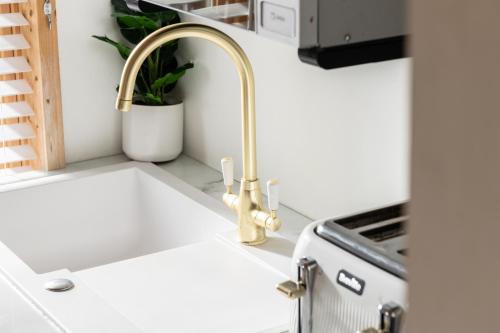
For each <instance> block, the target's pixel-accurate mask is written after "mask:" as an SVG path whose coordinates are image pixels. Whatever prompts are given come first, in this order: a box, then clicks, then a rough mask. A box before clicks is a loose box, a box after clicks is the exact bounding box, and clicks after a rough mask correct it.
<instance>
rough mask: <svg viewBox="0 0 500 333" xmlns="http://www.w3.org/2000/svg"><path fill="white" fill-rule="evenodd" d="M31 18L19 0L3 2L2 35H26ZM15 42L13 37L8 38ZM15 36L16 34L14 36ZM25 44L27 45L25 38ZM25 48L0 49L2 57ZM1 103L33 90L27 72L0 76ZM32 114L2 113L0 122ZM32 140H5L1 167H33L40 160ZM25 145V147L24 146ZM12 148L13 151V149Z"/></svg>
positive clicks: (16, 54) (25, 119) (24, 119)
mask: <svg viewBox="0 0 500 333" xmlns="http://www.w3.org/2000/svg"><path fill="white" fill-rule="evenodd" d="M9 20H10V21H13V23H12V24H10V26H7V25H8V24H6V21H9ZM27 24H28V21H27V20H26V19H25V17H24V15H23V14H21V13H20V7H19V4H17V3H9V4H1V5H0V35H2V36H13V35H17V36H18V37H19V35H21V36H23V38H24V35H23V34H22V33H21V28H20V26H26V25H27ZM9 38H10V40H11V41H12V38H13V37H8V39H9ZM14 38H15V37H14ZM24 42H25V43H24V45H26V44H27V41H26V39H25V38H24ZM22 50H23V48H19V47H15V48H13V47H10V48H3V49H2V50H1V52H0V57H1V58H2V59H5V58H12V57H20V56H23V52H22ZM0 80H2V82H0V102H1V103H17V102H22V101H23V100H24V96H23V95H17V94H19V93H32V92H33V89H32V88H31V87H30V85H29V83H28V82H27V81H26V80H24V74H23V73H10V74H3V75H0ZM3 105H5V104H3ZM0 110H8V107H7V108H5V109H4V108H1V109H0ZM29 120H30V118H29V117H25V116H22V117H17V118H14V117H5V116H2V119H0V122H1V124H2V125H15V124H21V123H26V122H29ZM32 141H33V140H31V139H19V140H13V141H8V142H2V148H0V154H2V156H3V160H2V162H1V165H0V168H19V167H30V166H31V163H32V162H31V161H32V160H35V159H36V155H35V154H34V150H33V148H30V149H29V148H28V147H30V145H31V144H32ZM20 147H23V148H20ZM9 149H10V150H9Z"/></svg>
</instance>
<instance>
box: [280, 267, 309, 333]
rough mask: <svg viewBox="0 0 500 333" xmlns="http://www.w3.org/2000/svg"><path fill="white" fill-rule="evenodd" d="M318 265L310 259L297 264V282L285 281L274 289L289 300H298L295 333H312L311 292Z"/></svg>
mask: <svg viewBox="0 0 500 333" xmlns="http://www.w3.org/2000/svg"><path fill="white" fill-rule="evenodd" d="M317 271H318V263H317V262H316V260H314V259H312V258H302V259H300V260H299V261H298V262H297V282H294V281H285V282H283V283H280V284H279V285H278V286H277V287H276V288H277V289H278V291H280V292H282V293H283V294H285V295H286V296H287V297H288V298H290V299H298V312H299V318H298V325H297V332H296V333H312V328H313V318H312V315H313V292H314V283H315V281H316V273H317Z"/></svg>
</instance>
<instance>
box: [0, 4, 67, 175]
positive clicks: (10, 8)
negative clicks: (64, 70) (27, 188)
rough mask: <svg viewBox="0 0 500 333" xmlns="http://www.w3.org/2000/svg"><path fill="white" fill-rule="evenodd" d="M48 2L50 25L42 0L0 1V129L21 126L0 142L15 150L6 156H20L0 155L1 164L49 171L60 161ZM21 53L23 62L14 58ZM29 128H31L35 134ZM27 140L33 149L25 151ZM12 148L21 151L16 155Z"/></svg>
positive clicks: (54, 47)
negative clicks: (0, 59)
mask: <svg viewBox="0 0 500 333" xmlns="http://www.w3.org/2000/svg"><path fill="white" fill-rule="evenodd" d="M51 3H52V7H53V15H52V16H53V17H52V18H53V24H52V29H51V30H49V29H48V24H47V21H46V17H45V15H44V13H43V5H44V1H39V0H22V1H19V0H18V1H14V0H7V1H6V0H0V58H3V59H5V58H7V60H3V63H2V61H0V80H1V82H0V102H1V103H3V104H2V106H0V124H2V125H8V127H4V129H7V128H8V129H9V130H10V131H11V134H12V133H18V134H19V130H20V129H21V133H20V135H18V136H15V135H12V136H10V138H12V139H13V140H11V141H8V142H4V143H1V144H0V153H1V151H2V150H3V151H5V149H14V150H11V151H10V156H18V157H20V158H4V159H3V162H2V160H1V159H0V169H1V168H21V169H16V170H24V168H26V167H33V168H34V169H41V170H53V169H58V168H62V167H64V165H65V159H64V140H63V128H62V106H61V97H60V78H59V60H58V46H57V11H56V8H57V6H56V1H55V0H51ZM21 56H24V57H25V58H26V62H23V61H22V60H20V59H19V57H21ZM2 65H3V66H2ZM2 88H3V89H2ZM16 124H17V125H16ZM29 124H31V126H30V125H29ZM26 125H28V126H29V127H27V126H26ZM13 129H15V130H18V132H15V131H14V132H13ZM29 129H32V130H34V132H35V138H32V135H31V134H30V133H29V132H28V131H29ZM30 145H32V147H33V148H34V149H31V151H28V148H27V147H29V146H30ZM18 147H23V148H18ZM16 149H20V150H21V152H24V153H26V154H24V155H23V154H17V155H16V154H14V153H15V152H17V150H16ZM37 156H38V158H36V157H37ZM1 163H3V164H1Z"/></svg>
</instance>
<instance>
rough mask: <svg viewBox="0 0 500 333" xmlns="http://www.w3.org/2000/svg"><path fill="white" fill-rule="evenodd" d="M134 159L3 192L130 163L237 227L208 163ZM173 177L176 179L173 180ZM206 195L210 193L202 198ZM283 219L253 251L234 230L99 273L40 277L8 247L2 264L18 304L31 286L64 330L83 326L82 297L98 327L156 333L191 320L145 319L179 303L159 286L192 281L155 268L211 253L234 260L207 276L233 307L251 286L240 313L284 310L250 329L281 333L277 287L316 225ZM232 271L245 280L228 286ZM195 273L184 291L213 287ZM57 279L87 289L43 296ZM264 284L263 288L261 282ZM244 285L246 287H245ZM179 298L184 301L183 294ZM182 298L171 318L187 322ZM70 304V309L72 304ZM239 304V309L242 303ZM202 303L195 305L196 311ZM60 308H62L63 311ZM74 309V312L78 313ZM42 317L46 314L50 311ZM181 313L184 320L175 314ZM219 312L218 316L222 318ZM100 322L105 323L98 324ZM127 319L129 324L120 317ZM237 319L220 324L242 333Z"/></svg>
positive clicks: (285, 211)
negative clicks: (302, 238) (303, 235)
mask: <svg viewBox="0 0 500 333" xmlns="http://www.w3.org/2000/svg"><path fill="white" fill-rule="evenodd" d="M128 161H129V160H128V159H127V158H126V157H125V156H123V155H116V156H111V157H106V158H100V159H96V160H90V161H84V162H80V163H74V164H69V165H68V166H67V167H66V168H65V169H63V170H58V171H52V172H49V173H46V174H44V176H47V177H40V174H33V175H32V176H30V175H24V176H23V179H18V181H17V182H14V183H10V184H3V185H0V192H5V191H7V192H8V191H9V190H19V189H23V188H31V187H33V186H35V187H36V186H42V185H44V184H51V183H52V182H54V181H59V182H60V181H63V182H64V181H65V180H68V181H70V180H74V179H80V178H81V177H82V176H85V175H87V174H93V173H96V172H97V173H99V172H101V173H102V172H106V170H114V169H115V168H116V167H120V165H125V166H124V167H125V168H126V165H130V166H133V165H140V166H141V167H144V168H146V169H148V170H151V172H153V174H156V176H157V177H159V178H158V179H163V178H164V177H166V179H170V181H171V182H172V181H173V182H174V183H175V182H179V186H180V187H181V188H185V190H184V191H185V192H184V193H185V195H186V194H187V196H188V197H189V198H191V197H193V198H196V197H199V196H200V195H201V196H204V197H205V198H206V199H203V200H202V201H206V200H208V202H212V203H213V204H212V203H211V204H209V206H211V207H212V208H214V209H215V210H216V211H218V214H222V216H224V218H226V221H228V223H229V224H231V222H232V223H236V216H235V215H234V214H233V212H231V211H229V210H228V209H226V207H225V206H224V205H223V204H222V203H221V197H222V194H223V191H224V185H223V183H222V175H221V174H220V173H219V172H218V171H217V170H214V169H211V168H209V167H207V166H205V165H203V164H202V163H199V162H198V161H196V160H194V159H191V158H189V157H188V156H181V157H179V159H177V160H176V161H173V162H170V163H163V164H159V165H157V166H158V167H154V166H152V165H151V164H148V163H145V164H140V163H136V162H134V163H135V164H134V163H127V162H128ZM122 168H123V167H122ZM94 170H96V171H94ZM98 170H100V171H98ZM155 170H156V171H155ZM162 170H165V171H166V172H165V173H164V174H163V172H162ZM52 176H55V177H52ZM172 177H173V178H175V179H177V180H175V179H173V178H172ZM180 183H184V185H181V184H180ZM235 186H236V187H237V186H238V184H235ZM200 191H201V192H203V193H201V192H200ZM188 193H190V194H188ZM197 193H198V194H197ZM207 195H208V197H207ZM196 200H197V199H196ZM200 203H201V202H200ZM217 207H220V208H217ZM279 215H280V217H281V218H282V219H283V221H284V224H283V228H282V230H280V232H279V233H270V238H269V241H268V242H267V243H265V244H264V245H262V246H259V247H248V246H243V245H241V244H239V243H238V242H237V241H236V239H237V236H236V231H231V232H228V233H221V234H219V236H218V237H217V238H216V239H214V240H212V241H208V242H205V243H199V244H194V245H193V246H188V247H184V248H179V250H177V251H174V252H169V251H166V252H158V253H157V254H151V255H149V256H148V255H146V256H142V257H137V258H135V259H131V260H128V261H123V262H116V263H115V264H111V265H105V266H102V267H99V266H97V267H95V268H92V269H88V270H83V271H79V272H73V271H68V270H59V271H54V272H50V273H47V274H40V275H33V272H29V269H28V267H26V266H22V265H20V264H21V263H20V262H19V261H18V259H17V258H15V257H14V256H13V253H10V252H9V251H8V249H6V248H4V250H3V252H5V253H6V254H7V255H6V257H4V258H2V261H3V264H2V266H3V267H4V269H5V271H4V272H3V273H6V274H7V276H9V272H10V273H13V275H11V276H10V277H9V279H12V281H15V283H16V284H11V286H12V291H13V293H12V295H14V296H16V297H18V300H19V302H20V303H19V304H23V303H22V302H23V299H24V298H25V297H24V294H23V293H16V292H15V288H18V287H16V285H17V286H23V287H24V286H26V288H27V291H28V294H29V295H30V297H32V296H35V298H36V299H37V302H38V301H40V302H41V303H40V306H42V308H45V309H47V308H46V306H49V308H50V311H49V313H50V312H52V313H51V314H53V315H54V318H58V319H61V320H63V322H64V323H65V324H68V320H70V322H71V320H74V319H75V320H76V317H74V318H73V314H74V310H76V309H77V308H80V307H81V306H80V305H78V304H80V303H81V302H80V301H79V300H77V299H82V297H83V298H84V299H85V302H86V303H85V302H84V304H91V303H92V304H94V305H93V307H95V305H99V306H100V307H101V308H100V309H101V310H99V312H98V313H96V316H95V318H96V319H95V320H92V322H95V323H94V325H95V324H97V325H100V324H99V323H103V320H105V321H110V322H109V323H107V324H106V325H108V326H110V325H111V326H112V325H121V323H124V324H125V323H132V324H133V325H136V326H137V327H140V328H141V329H146V330H147V331H148V332H154V330H153V329H154V328H155V327H173V328H175V327H181V326H178V325H184V324H185V322H183V321H179V322H178V323H177V322H175V321H168V322H162V320H163V319H162V317H161V316H156V317H155V316H153V317H148V316H143V314H147V313H154V311H155V309H156V305H155V304H157V303H158V304H160V303H161V302H166V303H165V304H163V305H161V306H160V307H159V308H163V309H165V307H166V306H170V305H172V303H171V302H169V299H168V298H163V297H156V296H154V297H153V295H157V293H156V292H155V290H156V287H155V285H157V284H159V283H161V282H160V281H166V279H167V278H171V279H172V281H171V283H170V286H172V285H178V286H180V285H181V284H182V283H184V282H186V283H187V282H189V281H188V279H185V278H183V276H182V275H180V276H177V275H168V274H167V275H165V276H163V277H162V274H163V273H164V272H163V271H162V267H164V265H163V264H162V265H158V264H154V263H155V262H157V260H160V259H161V260H162V262H168V261H170V262H172V260H173V259H172V258H174V256H173V255H174V254H175V253H177V255H183V256H184V258H187V257H190V258H193V259H189V260H187V263H190V262H191V261H192V260H195V259H196V258H199V259H202V258H205V254H208V253H211V251H212V252H213V253H214V256H215V257H218V259H220V257H221V256H226V257H227V258H226V259H227V260H222V261H217V262H214V265H217V264H219V265H222V266H221V267H220V268H219V269H214V267H215V266H213V265H211V266H210V267H208V268H207V269H209V270H210V274H212V276H210V275H208V274H206V276H205V278H210V279H213V280H216V281H219V280H220V281H223V280H224V278H226V282H225V283H227V281H231V283H230V284H228V285H227V286H225V288H223V289H221V291H223V292H224V293H226V294H227V295H226V296H224V297H226V298H227V297H229V298H227V300H228V302H229V300H230V297H232V296H231V295H233V293H234V295H233V296H234V297H236V298H235V299H234V300H233V301H231V302H230V303H231V304H233V307H234V305H235V304H240V303H241V301H243V299H245V298H240V297H238V295H237V293H236V291H237V290H240V289H242V287H245V288H250V289H248V290H247V289H244V290H246V291H249V292H250V294H249V295H248V296H247V297H246V299H247V300H248V301H252V302H253V303H248V301H247V302H246V303H241V304H240V305H237V306H236V307H237V308H239V307H241V306H243V307H245V306H247V307H249V309H254V310H253V311H254V312H253V315H257V314H258V312H255V309H259V311H261V310H262V309H261V307H259V306H257V304H260V303H259V302H262V299H268V300H272V302H268V305H269V306H271V307H273V308H276V309H277V312H276V313H275V314H274V316H273V315H272V313H271V312H270V311H271V309H269V311H265V313H267V314H269V316H267V315H265V316H262V315H258V317H259V321H255V322H252V323H251V325H250V324H249V326H248V328H249V329H250V330H249V331H248V332H254V331H255V332H257V331H262V330H263V329H264V331H266V332H267V330H266V329H267V328H269V329H272V330H271V331H272V332H282V330H283V326H282V325H283V324H284V323H286V322H287V316H288V315H287V313H288V310H287V303H288V301H286V300H285V299H281V297H280V296H277V295H275V294H274V293H273V292H272V290H273V289H274V285H275V284H276V283H277V282H279V281H282V280H283V279H286V278H288V276H289V273H290V259H291V255H292V251H293V248H294V243H295V242H296V240H297V238H298V236H299V234H300V232H301V231H302V229H303V228H304V227H305V226H306V225H307V224H308V223H309V222H310V220H309V219H308V218H306V217H304V216H302V215H300V214H298V213H297V212H295V211H293V210H291V209H289V208H287V207H280V213H279ZM0 245H2V244H0ZM205 247H206V248H205ZM231 249H232V250H231ZM190 251H191V252H190ZM5 253H4V254H5ZM197 253H203V255H199V254H198V255H197ZM209 257H210V255H209ZM212 257H213V256H212ZM245 258H248V259H249V260H250V261H249V262H246V261H245V260H246V259H245ZM244 262H245V263H246V264H245V265H243V267H240V266H241V265H242V263H244ZM252 262H253V263H252ZM4 264H5V265H4ZM181 264H182V260H181V262H180V264H176V265H175V266H176V267H180V266H179V265H181ZM181 266H182V265H181ZM190 267H192V266H190V265H189V264H188V265H187V268H190ZM200 267H201V266H200ZM244 267H246V268H247V269H248V272H247V273H245V274H246V275H245V274H243V275H241V274H240V273H244V270H242V269H243V268H244ZM0 268H1V267H0ZM181 268H182V267H181ZM146 271H149V272H151V273H150V274H151V275H147V276H141V275H140V272H146ZM188 271H189V269H188ZM153 272H154V273H153ZM165 272H167V271H165ZM234 272H236V273H234ZM136 273H137V274H139V275H137V276H136V278H132V279H131V280H129V281H127V280H126V279H113V278H111V279H109V277H110V276H111V277H112V276H114V275H117V276H122V277H125V276H126V277H132V276H135V275H134V274H136ZM233 273H234V274H240V275H241V276H240V277H238V276H235V277H236V278H235V279H231V280H227V277H228V276H229V275H231V274H233ZM217 274H219V275H220V274H222V276H218V275H217ZM192 275H193V278H195V279H194V280H193V281H191V282H189V283H187V285H186V286H185V287H183V288H182V289H184V290H185V289H186V288H189V286H193V287H194V286H195V285H196V283H198V284H199V286H200V288H204V287H203V286H206V285H207V283H209V282H210V281H211V280H206V279H205V280H203V279H202V280H196V279H198V277H196V276H194V275H196V274H194V273H193V274H192ZM247 275H248V276H252V278H251V279H250V281H252V282H251V284H249V283H250V282H249V281H248V280H247V279H246V278H245V276H247ZM52 277H68V278H70V279H72V280H73V281H74V282H75V284H76V285H78V286H80V287H79V288H76V289H75V290H74V292H71V293H68V294H66V295H53V296H51V295H47V294H46V292H44V291H43V290H40V286H41V285H43V281H46V280H47V279H50V278H52ZM106 278H108V281H109V282H110V283H109V284H106V283H104V282H105V281H106ZM151 279H157V280H158V283H153V284H150V283H151V282H152V281H153V280H151ZM113 281H120V283H118V284H116V283H114V282H113ZM139 281H142V282H141V283H143V284H144V288H142V289H141V288H139V289H137V283H139ZM197 281H199V282H197ZM259 281H263V282H262V283H260V282H259ZM242 283H243V285H241V284H242ZM264 284H265V285H264ZM209 285H213V283H209ZM127 286H128V287H127ZM258 286H260V287H258ZM6 287H7V288H10V287H9V284H7V285H6ZM124 287H126V288H124ZM163 287H164V288H166V289H165V294H168V288H169V284H165V285H163ZM134 288H135V289H134ZM251 288H255V290H254V291H251ZM262 288H263V289H262ZM124 290H128V291H129V293H132V292H133V291H134V290H143V291H147V292H145V293H140V294H138V295H136V296H134V297H132V298H128V297H126V295H122V293H121V291H124ZM200 291H203V292H202V294H207V295H208V294H210V295H211V296H210V297H214V299H216V298H217V297H219V295H221V296H220V297H222V295H224V294H219V293H218V291H217V290H215V289H214V290H212V289H211V288H210V289H206V288H205V289H202V290H200ZM33 293H34V294H33ZM228 293H229V294H228ZM127 295H128V294H127ZM148 295H149V296H148ZM172 295H173V294H172ZM122 296H124V297H126V300H127V301H122V300H121V299H120V297H122ZM174 296H175V295H173V297H174ZM178 296H179V297H181V296H182V295H178ZM140 297H142V298H140ZM175 299H178V298H175ZM99 300H100V301H99ZM179 300H180V301H181V302H180V303H182V305H183V306H182V307H181V308H176V307H175V306H174V307H172V308H171V310H172V311H170V312H171V315H172V316H171V318H181V316H183V314H184V312H183V311H184V310H185V309H189V308H190V307H191V306H190V305H189V304H190V303H189V302H188V301H189V300H188V299H185V298H182V297H181V298H180V299H179ZM68 301H69V302H70V303H67V302H68ZM172 301H173V300H172ZM237 301H238V302H240V303H237ZM24 302H25V301H24ZM96 302H97V303H96ZM155 302H156V303H155ZM193 302H194V300H193ZM203 302H205V303H206V302H207V300H206V299H204V300H202V303H196V304H197V305H199V306H202V304H204V303H203ZM174 303H175V302H174ZM226 303H227V302H226ZM226 303H221V304H219V306H220V307H221V310H220V311H219V312H227V311H228V309H230V308H231V307H229V308H227V306H228V304H229V303H227V304H226ZM264 303H265V302H264ZM64 304H66V305H67V306H66V309H64ZM140 304H149V305H148V306H150V307H151V308H150V309H149V310H148V309H147V306H144V305H140ZM158 304H157V305H158ZM196 304H193V306H194V305H196ZM244 304H246V305H244ZM272 304H274V305H272ZM277 304H278V305H279V306H278V305H277ZM2 305H4V306H5V304H3V301H2V300H0V308H1V306H2ZM28 305H29V304H28ZM61 306H63V307H62V308H61ZM99 306H97V308H99ZM72 308H73V310H71V309H72ZM38 309H40V308H38ZM141 309H142V311H143V312H144V313H143V314H141ZM183 309H184V310H183ZM33 310H34V311H35V313H34V314H30V315H32V316H34V318H38V319H40V318H43V317H44V313H36V310H37V308H34V309H33ZM52 310H53V311H52ZM92 311H94V310H92ZM202 311H203V309H201V308H200V309H198V310H197V313H203V312H202ZM43 312H45V310H44V311H43ZM177 312H178V315H175V316H173V315H174V314H175V313H177ZM213 312H214V311H209V312H207V313H204V315H207V316H208V317H207V318H209V317H210V314H211V313H213ZM25 313H26V312H25ZM92 313H93V312H92ZM99 313H100V315H99ZM237 313H239V312H237ZM250 313H251V312H248V314H250ZM213 314H215V315H218V314H217V313H213ZM240 314H241V313H240ZM37 316H38V317H37ZM92 316H93V315H92ZM97 317H99V318H101V319H97ZM111 317H112V319H111ZM120 317H122V318H126V319H120ZM71 318H73V319H71ZM85 318H86V316H82V317H81V318H80V317H78V320H77V322H79V323H80V324H77V323H75V325H72V326H73V327H74V328H77V329H76V331H77V332H80V329H82V328H84V327H85V324H84V322H82V321H81V320H84V319H85ZM105 318H108V319H105ZM231 318H232V319H224V316H223V317H220V319H218V321H217V322H216V324H217V325H220V324H221V323H225V324H226V325H227V328H228V330H226V331H228V332H234V331H235V328H236V327H238V326H237V325H238V321H239V320H238V318H237V316H236V317H235V316H232V317H231ZM80 319H81V320H80ZM207 320H208V319H207ZM221 320H222V322H221ZM198 324H201V323H198ZM168 325H170V326H168ZM175 325H177V326H175ZM276 325H279V327H277V326H276ZM95 327H98V326H95ZM106 327H107V326H106ZM193 327H194V329H196V326H193ZM273 327H274V328H273ZM49 329H50V328H49ZM127 329H129V330H130V331H134V329H133V328H132V327H127ZM24 331H26V330H24ZM24 331H21V332H24ZM28 331H29V330H28ZM71 331H73V330H71ZM84 331H85V330H84ZM122 331H123V332H125V331H127V330H126V329H125V330H122ZM241 331H242V332H247V331H245V327H242V330H241ZM2 332H3V331H2ZM6 332H8V333H11V332H16V331H15V330H14V331H13V330H11V331H6ZM127 332H128V331H127ZM134 332H135V331H134Z"/></svg>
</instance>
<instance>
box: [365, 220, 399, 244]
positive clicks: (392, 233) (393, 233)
mask: <svg viewBox="0 0 500 333" xmlns="http://www.w3.org/2000/svg"><path fill="white" fill-rule="evenodd" d="M404 234H406V228H405V225H404V223H403V222H398V223H393V224H388V225H385V226H383V227H380V228H375V229H370V230H367V231H364V232H362V233H361V235H362V236H364V237H366V238H368V239H371V240H372V241H374V242H383V241H385V240H387V239H391V238H395V237H399V236H402V235H404Z"/></svg>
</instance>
